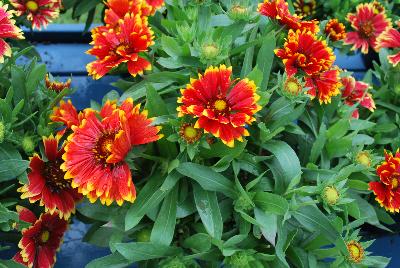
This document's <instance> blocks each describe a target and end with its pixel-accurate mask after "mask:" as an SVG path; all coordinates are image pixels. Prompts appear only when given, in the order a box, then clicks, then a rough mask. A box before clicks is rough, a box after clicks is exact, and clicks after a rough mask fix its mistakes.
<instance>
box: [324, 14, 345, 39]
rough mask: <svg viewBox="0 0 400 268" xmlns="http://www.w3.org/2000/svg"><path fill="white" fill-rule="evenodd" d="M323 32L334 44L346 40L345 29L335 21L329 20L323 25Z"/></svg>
mask: <svg viewBox="0 0 400 268" xmlns="http://www.w3.org/2000/svg"><path fill="white" fill-rule="evenodd" d="M324 32H325V34H326V35H327V36H328V37H329V39H330V40H332V41H334V42H335V41H339V40H342V39H345V38H346V27H345V26H344V24H343V23H341V22H339V21H338V20H337V19H330V20H329V21H328V23H327V24H326V25H325V30H324Z"/></svg>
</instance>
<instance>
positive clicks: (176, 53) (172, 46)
mask: <svg viewBox="0 0 400 268" xmlns="http://www.w3.org/2000/svg"><path fill="white" fill-rule="evenodd" d="M161 47H162V49H163V50H164V51H165V52H166V53H167V54H168V55H169V56H171V57H180V56H189V55H188V53H184V49H183V48H182V46H180V45H179V44H178V42H176V40H175V39H174V38H172V37H170V36H165V35H163V36H162V37H161Z"/></svg>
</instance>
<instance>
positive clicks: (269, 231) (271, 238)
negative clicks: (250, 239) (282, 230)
mask: <svg viewBox="0 0 400 268" xmlns="http://www.w3.org/2000/svg"><path fill="white" fill-rule="evenodd" d="M254 216H255V218H256V221H257V222H258V223H259V224H260V229H261V233H262V234H263V236H264V237H265V239H266V240H267V241H268V242H270V243H271V244H272V245H273V246H275V239H276V234H277V231H278V224H277V220H278V217H277V216H276V215H275V214H271V213H266V212H265V211H264V210H261V209H259V208H255V209H254Z"/></svg>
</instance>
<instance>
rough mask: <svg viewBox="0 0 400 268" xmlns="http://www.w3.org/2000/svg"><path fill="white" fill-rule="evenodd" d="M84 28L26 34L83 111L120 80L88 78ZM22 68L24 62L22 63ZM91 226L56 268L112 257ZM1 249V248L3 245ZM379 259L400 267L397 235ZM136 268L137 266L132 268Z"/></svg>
mask: <svg viewBox="0 0 400 268" xmlns="http://www.w3.org/2000/svg"><path fill="white" fill-rule="evenodd" d="M83 29H84V25H81V24H64V25H57V24H53V25H49V26H48V28H47V29H46V30H45V31H42V32H39V31H30V30H26V31H25V36H26V38H27V39H28V40H29V41H31V42H34V43H35V47H36V49H37V51H38V53H39V54H40V56H41V59H42V62H43V63H45V64H46V65H47V68H48V71H49V72H50V73H51V74H52V75H53V76H55V77H57V78H58V79H59V80H67V79H68V78H70V77H71V76H72V86H73V87H74V88H76V89H77V91H76V92H75V93H74V94H73V95H72V96H71V99H72V101H73V103H74V105H75V106H76V107H77V108H78V109H83V108H85V107H88V106H89V105H90V100H91V99H92V100H95V101H98V102H101V100H102V98H103V96H104V95H105V93H107V92H108V91H110V90H111V89H115V88H113V87H112V86H111V85H110V83H111V82H115V81H116V80H117V79H118V77H116V76H106V77H104V78H102V79H100V80H98V81H94V80H93V79H92V78H91V77H88V76H87V72H86V68H85V67H86V64H87V63H89V62H91V61H92V60H94V58H93V57H92V56H90V55H87V54H85V51H87V50H88V49H89V48H90V45H89V44H88V43H89V42H90V34H89V33H83V32H82V31H83ZM336 55H337V59H336V64H337V65H338V66H339V67H341V68H343V69H346V70H348V71H351V72H354V76H355V77H356V78H357V79H362V77H363V76H364V74H365V71H366V67H365V64H364V61H363V58H362V57H361V55H359V54H358V55H355V56H345V55H341V54H338V53H336ZM19 63H20V64H23V63H24V62H23V61H21V62H19ZM89 227H90V226H89V225H87V224H84V223H82V222H80V221H78V220H76V219H74V221H73V223H72V224H71V226H70V228H69V230H68V232H67V233H66V235H65V237H64V244H63V245H62V247H61V250H60V251H59V252H58V254H57V262H56V265H55V267H60V268H64V267H76V268H79V267H84V266H85V265H86V264H87V263H88V262H90V261H91V260H93V259H96V258H100V257H102V256H105V255H108V254H110V252H109V249H108V248H101V247H96V246H93V245H91V244H88V243H85V242H82V238H83V237H84V235H85V233H86V231H87V230H88V228H89ZM0 246H2V244H1V243H0ZM15 250H16V249H15V248H14V249H11V250H8V251H2V252H0V258H11V257H12V256H13V255H14V254H15ZM369 250H370V251H373V252H374V253H375V254H377V255H381V256H386V257H392V261H391V262H390V265H389V267H400V256H399V254H397V252H398V251H399V250H400V239H399V236H398V235H397V234H396V235H390V236H389V235H386V236H382V237H381V238H378V239H377V241H376V242H375V243H374V244H373V245H372V246H371V247H370V248H369ZM133 267H135V266H133Z"/></svg>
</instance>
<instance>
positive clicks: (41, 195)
mask: <svg viewBox="0 0 400 268" xmlns="http://www.w3.org/2000/svg"><path fill="white" fill-rule="evenodd" d="M43 144H44V151H45V156H46V158H47V161H44V160H43V159H42V158H41V157H40V156H39V155H37V154H35V155H34V156H33V157H32V158H31V161H30V164H29V168H30V169H31V171H30V172H29V174H28V184H25V185H23V186H22V187H21V188H19V189H18V191H19V192H21V193H22V195H21V198H22V199H25V198H28V199H29V201H30V202H31V203H33V202H36V201H40V205H42V206H44V208H45V210H46V212H49V213H50V214H54V213H56V214H57V215H58V216H60V217H61V218H65V219H68V218H69V217H70V215H71V213H74V212H75V203H76V202H77V201H79V200H80V199H81V198H82V196H81V195H80V194H78V192H77V191H76V190H75V189H73V188H72V187H71V182H70V181H68V180H65V179H64V175H65V172H64V171H62V170H61V168H60V166H61V164H62V163H63V160H62V158H61V157H62V154H63V153H64V149H63V148H61V149H58V147H59V145H58V140H57V139H56V138H54V137H52V136H50V137H48V138H43Z"/></svg>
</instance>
